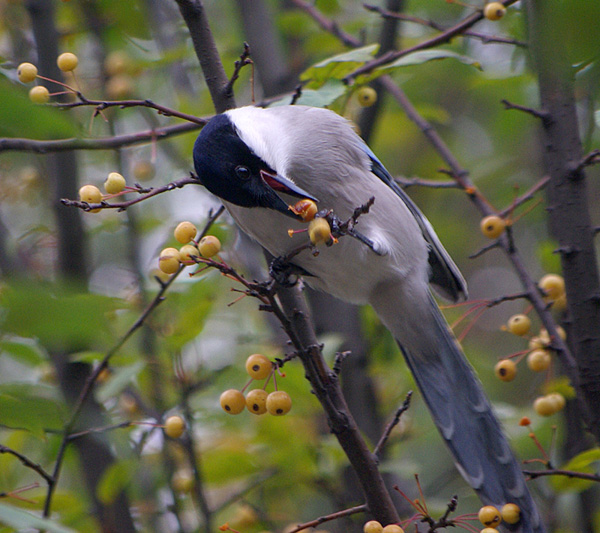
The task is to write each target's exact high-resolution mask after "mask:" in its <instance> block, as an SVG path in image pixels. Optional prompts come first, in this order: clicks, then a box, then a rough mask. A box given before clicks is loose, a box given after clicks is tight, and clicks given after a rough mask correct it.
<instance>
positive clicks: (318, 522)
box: [289, 504, 369, 533]
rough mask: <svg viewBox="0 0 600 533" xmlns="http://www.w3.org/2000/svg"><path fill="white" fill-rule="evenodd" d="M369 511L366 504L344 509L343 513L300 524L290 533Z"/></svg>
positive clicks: (296, 532)
mask: <svg viewBox="0 0 600 533" xmlns="http://www.w3.org/2000/svg"><path fill="white" fill-rule="evenodd" d="M368 510H369V509H368V508H367V506H366V505H365V504H363V505H357V506H356V507H350V508H349V509H344V510H343V511H337V512H336V513H331V514H328V515H325V516H320V517H319V518H315V519H314V520H311V521H310V522H304V524H299V525H298V526H297V527H296V528H294V529H291V530H290V531H289V533H298V531H304V530H305V529H308V528H313V527H317V526H319V525H321V524H323V523H325V522H330V521H331V520H337V519H338V518H344V517H346V516H351V515H353V514H357V513H366V512H367V511H368Z"/></svg>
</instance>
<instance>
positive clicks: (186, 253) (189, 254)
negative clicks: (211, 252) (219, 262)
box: [179, 244, 200, 263]
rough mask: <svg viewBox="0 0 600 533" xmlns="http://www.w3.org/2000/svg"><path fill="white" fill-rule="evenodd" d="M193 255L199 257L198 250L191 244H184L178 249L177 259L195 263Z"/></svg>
mask: <svg viewBox="0 0 600 533" xmlns="http://www.w3.org/2000/svg"><path fill="white" fill-rule="evenodd" d="M194 257H200V252H199V251H198V248H196V246H194V245H193V244H185V245H183V246H182V247H181V250H179V260H180V261H181V262H182V263H190V262H191V263H195V262H196V261H194V259H193V258H194Z"/></svg>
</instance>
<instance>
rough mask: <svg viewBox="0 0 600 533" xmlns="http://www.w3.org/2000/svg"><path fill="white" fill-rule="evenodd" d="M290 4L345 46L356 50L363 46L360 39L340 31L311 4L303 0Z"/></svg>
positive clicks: (336, 24)
mask: <svg viewBox="0 0 600 533" xmlns="http://www.w3.org/2000/svg"><path fill="white" fill-rule="evenodd" d="M292 4H294V5H295V6H296V7H297V8H298V9H302V11H305V12H306V13H308V14H309V15H310V16H311V18H312V19H313V20H314V21H315V22H316V23H317V24H318V25H319V26H320V27H321V28H322V29H323V30H325V31H326V32H327V33H331V34H332V35H334V36H335V37H337V38H338V39H339V40H340V41H341V42H342V43H344V44H345V45H346V46H348V47H350V48H357V47H359V46H362V45H363V43H362V42H361V41H360V39H357V38H356V37H354V36H352V35H350V34H349V33H346V32H345V31H344V30H342V29H341V28H340V26H339V24H338V23H337V22H335V21H334V20H331V19H328V18H327V17H325V16H323V14H322V13H321V12H320V11H319V10H318V9H317V8H316V7H315V6H314V5H313V4H312V3H310V2H306V1H305V0H292Z"/></svg>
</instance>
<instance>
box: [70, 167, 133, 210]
mask: <svg viewBox="0 0 600 533" xmlns="http://www.w3.org/2000/svg"><path fill="white" fill-rule="evenodd" d="M126 189H127V186H126V182H125V178H124V177H123V176H122V175H121V174H119V173H118V172H111V173H109V174H108V177H107V178H106V180H105V181H104V191H105V192H106V195H103V194H102V192H101V191H100V189H99V188H98V187H96V186H95V185H90V184H88V185H84V186H83V187H81V188H80V189H79V199H80V200H81V201H82V202H86V203H88V204H99V203H100V202H101V201H102V200H105V199H107V198H109V197H112V196H115V195H117V194H121V193H122V192H124V191H126ZM100 210H101V209H100V208H97V209H92V210H91V211H90V213H97V212H98V211H100Z"/></svg>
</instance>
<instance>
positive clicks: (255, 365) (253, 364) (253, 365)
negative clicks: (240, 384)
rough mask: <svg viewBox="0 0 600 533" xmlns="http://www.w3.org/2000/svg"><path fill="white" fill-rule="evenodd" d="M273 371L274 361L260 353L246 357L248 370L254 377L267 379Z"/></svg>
mask: <svg viewBox="0 0 600 533" xmlns="http://www.w3.org/2000/svg"><path fill="white" fill-rule="evenodd" d="M272 371H273V363H271V361H270V360H269V358H268V357H265V356H264V355H262V354H260V353H255V354H252V355H251V356H249V357H248V359H246V372H248V375H249V376H250V377H251V378H252V379H265V378H266V377H267V376H268V375H269V374H270V373H271V372H272Z"/></svg>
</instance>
